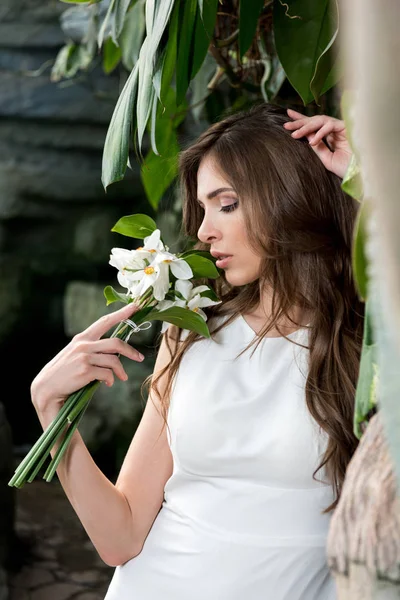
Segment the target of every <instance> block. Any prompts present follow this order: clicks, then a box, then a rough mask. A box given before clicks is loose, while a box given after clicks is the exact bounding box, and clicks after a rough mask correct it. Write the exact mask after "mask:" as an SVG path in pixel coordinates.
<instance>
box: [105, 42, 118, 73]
mask: <svg viewBox="0 0 400 600" xmlns="http://www.w3.org/2000/svg"><path fill="white" fill-rule="evenodd" d="M120 60H121V48H119V47H118V46H116V45H115V44H114V42H113V40H112V38H110V37H109V38H107V39H106V41H105V42H104V44H103V71H104V73H105V74H106V75H109V74H110V73H112V72H113V71H114V69H115V68H116V67H117V65H118V64H119V62H120Z"/></svg>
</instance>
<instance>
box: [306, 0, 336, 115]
mask: <svg viewBox="0 0 400 600" xmlns="http://www.w3.org/2000/svg"><path fill="white" fill-rule="evenodd" d="M328 11H329V13H330V14H329V16H328V18H326V19H324V20H323V25H322V26H323V28H324V30H323V31H321V38H322V39H323V40H328V43H327V45H326V47H325V49H324V50H323V51H322V53H321V54H320V55H319V57H318V59H317V62H316V65H315V71H314V75H313V76H312V79H311V81H310V89H311V92H312V94H313V96H314V99H315V101H316V102H317V104H318V101H319V98H320V96H321V95H322V94H323V93H325V92H326V91H327V90H328V89H329V87H328V86H330V87H333V85H334V84H335V83H337V77H338V75H339V73H338V72H337V64H338V63H337V58H338V54H339V52H338V47H337V45H334V44H335V41H336V39H337V36H338V33H339V8H338V6H337V0H330V2H329V3H328Z"/></svg>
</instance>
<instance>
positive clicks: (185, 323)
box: [146, 306, 211, 338]
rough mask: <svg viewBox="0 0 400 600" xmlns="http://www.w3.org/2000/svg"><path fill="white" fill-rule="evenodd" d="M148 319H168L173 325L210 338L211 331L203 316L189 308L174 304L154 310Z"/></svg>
mask: <svg viewBox="0 0 400 600" xmlns="http://www.w3.org/2000/svg"><path fill="white" fill-rule="evenodd" d="M146 320H147V321H167V322H168V323H172V324H173V325H177V326H178V327H180V328H181V329H189V330H190V331H195V332H196V333H198V334H199V335H202V336H203V337H206V338H209V337H211V336H210V332H209V330H208V327H207V324H206V322H205V321H204V319H203V317H201V316H200V315H198V314H196V313H195V312H194V311H192V310H189V309H187V308H180V307H179V306H173V307H172V308H168V309H167V310H163V311H161V312H160V311H152V312H151V313H149V314H148V315H147V317H146Z"/></svg>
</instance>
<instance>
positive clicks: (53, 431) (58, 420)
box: [8, 389, 82, 486]
mask: <svg viewBox="0 0 400 600" xmlns="http://www.w3.org/2000/svg"><path fill="white" fill-rule="evenodd" d="M81 394H82V389H81V390H78V391H77V392H74V393H73V394H71V396H69V398H68V399H67V401H66V402H65V404H64V406H63V407H62V408H61V410H60V412H59V413H58V415H57V416H56V417H55V418H54V420H53V421H52V422H51V423H50V425H49V426H48V427H47V429H46V430H45V431H44V432H43V433H42V435H41V436H40V437H39V439H38V440H37V441H36V443H35V444H34V445H33V446H32V448H31V449H30V450H29V452H28V454H27V455H26V456H25V458H24V459H23V460H22V461H21V462H20V464H19V465H18V467H17V468H16V470H15V473H14V475H13V477H12V478H11V480H10V481H9V483H8V485H10V486H13V485H14V483H15V482H16V481H17V480H20V479H21V480H23V479H24V477H25V475H26V473H27V472H28V471H29V469H30V468H31V466H32V464H33V463H34V462H36V460H37V458H38V456H41V454H42V453H43V452H45V451H46V450H47V449H48V446H49V445H50V444H51V447H52V446H53V443H52V441H53V440H55V438H56V437H57V436H58V435H59V433H60V430H61V429H62V428H63V427H64V424H65V420H66V415H67V414H68V412H69V410H70V409H71V407H72V406H73V405H74V404H75V402H76V401H77V400H79V398H80V396H81Z"/></svg>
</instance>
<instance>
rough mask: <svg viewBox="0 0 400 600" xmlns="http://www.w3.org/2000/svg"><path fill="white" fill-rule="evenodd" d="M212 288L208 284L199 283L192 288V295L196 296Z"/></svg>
mask: <svg viewBox="0 0 400 600" xmlns="http://www.w3.org/2000/svg"><path fill="white" fill-rule="evenodd" d="M209 289H210V288H209V287H208V285H198V286H197V287H195V288H193V289H192V294H191V295H192V297H193V296H195V295H196V294H201V292H208V290H209Z"/></svg>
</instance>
